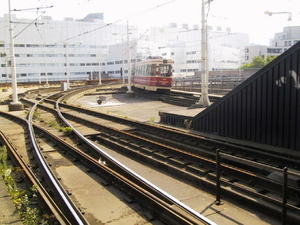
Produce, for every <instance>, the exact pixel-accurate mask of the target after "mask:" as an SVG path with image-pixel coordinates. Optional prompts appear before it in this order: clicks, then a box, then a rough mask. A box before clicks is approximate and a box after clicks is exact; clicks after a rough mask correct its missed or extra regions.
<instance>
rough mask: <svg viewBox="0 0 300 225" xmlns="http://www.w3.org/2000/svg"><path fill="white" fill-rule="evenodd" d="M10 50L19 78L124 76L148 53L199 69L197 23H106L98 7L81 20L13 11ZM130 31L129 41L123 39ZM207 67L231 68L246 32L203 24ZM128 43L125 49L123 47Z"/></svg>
mask: <svg viewBox="0 0 300 225" xmlns="http://www.w3.org/2000/svg"><path fill="white" fill-rule="evenodd" d="M12 20H13V25H14V50H15V57H16V75H17V81H18V82H37V81H39V82H40V83H47V82H48V81H65V80H66V79H69V80H86V79H94V78H95V77H98V74H99V71H101V72H102V73H103V72H105V73H107V74H108V75H109V77H114V78H119V77H121V73H123V75H124V76H125V77H128V65H129V64H128V59H129V56H130V62H131V65H133V64H134V63H135V62H136V61H140V60H143V59H146V58H147V57H149V56H161V57H163V58H169V59H172V60H173V61H174V67H173V70H174V71H173V72H174V75H175V76H193V75H194V74H195V72H196V71H201V29H199V26H198V25H194V26H193V27H192V28H191V29H190V28H189V26H188V25H187V24H184V25H182V26H181V27H177V24H175V23H173V24H170V25H169V26H165V27H160V28H157V27H156V28H150V29H149V30H138V29H137V27H135V26H129V27H128V29H127V25H126V24H118V23H115V24H106V23H105V22H104V19H103V14H102V13H96V14H89V15H88V16H87V17H86V18H84V19H82V20H74V19H73V18H65V19H64V20H63V21H55V20H52V18H51V17H46V16H44V17H41V19H38V20H36V21H33V20H32V19H21V18H17V17H16V16H15V15H13V19H12ZM8 23H9V21H8V15H5V16H4V17H0V24H1V25H2V26H1V27H0V53H1V66H0V82H2V83H6V82H7V83H10V82H11V72H10V66H9V59H10V52H9V43H10V40H9V32H8ZM127 32H129V44H128V39H127ZM208 42H209V47H208V49H209V55H208V58H209V69H210V70H231V69H237V68H239V67H240V65H241V63H242V62H243V61H244V52H245V51H244V46H246V45H248V44H249V38H248V35H246V34H239V33H236V34H235V33H231V32H230V30H229V29H225V30H222V28H220V27H218V28H216V29H215V30H213V29H212V28H211V27H209V29H208ZM128 47H129V49H130V51H128ZM128 53H130V55H129V54H128ZM121 68H122V72H121Z"/></svg>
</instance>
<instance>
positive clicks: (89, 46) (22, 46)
mask: <svg viewBox="0 0 300 225" xmlns="http://www.w3.org/2000/svg"><path fill="white" fill-rule="evenodd" d="M0 47H5V44H0ZM14 47H16V48H25V47H26V48H65V47H66V45H45V44H14ZM68 48H104V46H101V45H68Z"/></svg>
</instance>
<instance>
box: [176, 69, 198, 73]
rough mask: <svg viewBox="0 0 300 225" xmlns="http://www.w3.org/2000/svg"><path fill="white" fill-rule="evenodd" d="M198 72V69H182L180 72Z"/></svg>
mask: <svg viewBox="0 0 300 225" xmlns="http://www.w3.org/2000/svg"><path fill="white" fill-rule="evenodd" d="M196 71H198V69H181V70H180V72H182V73H184V72H196Z"/></svg>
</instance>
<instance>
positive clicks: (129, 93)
mask: <svg viewBox="0 0 300 225" xmlns="http://www.w3.org/2000/svg"><path fill="white" fill-rule="evenodd" d="M127 48H128V62H127V65H128V91H127V92H126V97H135V94H134V92H133V91H132V90H131V57H130V43H129V22H128V20H127Z"/></svg>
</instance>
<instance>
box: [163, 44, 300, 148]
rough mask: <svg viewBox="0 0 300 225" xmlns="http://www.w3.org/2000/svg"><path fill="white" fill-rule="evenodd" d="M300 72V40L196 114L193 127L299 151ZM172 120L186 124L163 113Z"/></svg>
mask: <svg viewBox="0 0 300 225" xmlns="http://www.w3.org/2000/svg"><path fill="white" fill-rule="evenodd" d="M299 73H300V42H299V43H297V44H295V45H294V46H292V47H291V48H290V49H288V50H287V51H286V52H284V53H283V54H282V55H280V56H279V57H278V58H277V59H275V60H274V61H272V62H271V63H269V64H268V65H267V66H265V67H264V68H262V69H261V70H259V71H258V72H256V73H255V74H254V75H253V76H251V77H250V78H249V79H247V80H246V81H244V82H243V83H242V84H240V85H239V86H238V87H236V88H235V89H234V90H232V91H231V92H230V93H228V94H227V95H226V96H224V97H223V98H222V99H220V100H219V101H217V102H215V103H214V104H213V105H211V106H210V107H208V108H206V109H205V110H204V111H202V112H201V113H199V114H198V115H197V116H195V117H194V118H193V123H192V127H191V129H193V130H198V131H202V132H207V133H213V134H217V135H222V136H227V137H231V138H238V139H243V140H247V141H254V142H259V143H263V144H269V145H273V146H278V147H284V148H288V149H293V150H298V151H299V150H300V90H299V89H300V75H299ZM172 121H175V122H176V123H177V124H179V123H182V124H183V119H182V118H177V116H175V115H171V114H164V117H161V122H162V123H168V124H172ZM173 125H176V124H173Z"/></svg>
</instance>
